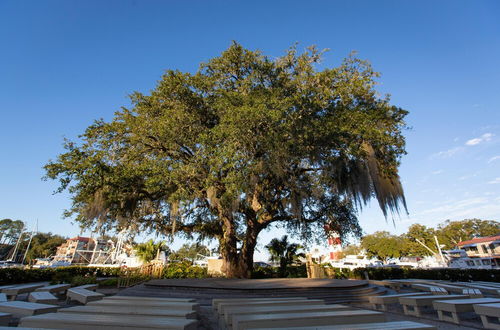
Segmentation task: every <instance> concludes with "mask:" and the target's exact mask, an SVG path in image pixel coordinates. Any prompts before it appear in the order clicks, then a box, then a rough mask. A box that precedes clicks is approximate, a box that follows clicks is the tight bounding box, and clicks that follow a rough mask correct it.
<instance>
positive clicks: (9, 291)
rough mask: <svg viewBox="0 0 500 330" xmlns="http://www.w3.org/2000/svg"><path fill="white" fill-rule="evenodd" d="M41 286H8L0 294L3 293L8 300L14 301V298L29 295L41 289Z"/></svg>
mask: <svg viewBox="0 0 500 330" xmlns="http://www.w3.org/2000/svg"><path fill="white" fill-rule="evenodd" d="M43 286H44V285H43V284H21V285H13V286H8V287H6V288H4V289H2V293H5V295H7V297H9V299H10V300H15V299H16V297H17V296H18V295H19V294H21V293H30V292H33V291H35V290H36V289H38V288H41V287H43Z"/></svg>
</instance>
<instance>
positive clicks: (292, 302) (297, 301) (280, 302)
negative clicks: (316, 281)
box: [217, 299, 325, 316]
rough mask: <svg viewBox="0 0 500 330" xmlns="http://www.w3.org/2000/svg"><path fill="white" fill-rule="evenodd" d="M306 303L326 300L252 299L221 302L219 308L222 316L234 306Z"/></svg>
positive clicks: (317, 302)
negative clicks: (244, 301) (249, 300)
mask: <svg viewBox="0 0 500 330" xmlns="http://www.w3.org/2000/svg"><path fill="white" fill-rule="evenodd" d="M306 304H315V305H321V304H325V301H324V300H322V299H302V300H299V299H296V300H275V301H251V302H247V303H241V302H240V303H235V302H231V303H220V304H219V308H218V310H217V312H218V314H219V315H220V316H222V315H224V313H225V311H226V308H232V307H233V306H241V307H247V308H251V307H257V306H288V305H290V306H291V305H299V306H304V305H306Z"/></svg>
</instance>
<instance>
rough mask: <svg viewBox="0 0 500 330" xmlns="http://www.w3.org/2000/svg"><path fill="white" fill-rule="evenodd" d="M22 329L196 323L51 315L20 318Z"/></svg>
mask: <svg viewBox="0 0 500 330" xmlns="http://www.w3.org/2000/svg"><path fill="white" fill-rule="evenodd" d="M19 325H20V326H22V327H33V328H55V329H71V330H88V329H92V330H123V329H169V330H196V329H197V327H198V321H196V320H191V319H182V318H168V317H154V316H143V315H114V314H94V315H92V317H89V315H87V314H78V313H51V314H44V315H38V316H30V317H25V318H22V319H21V321H20V323H19Z"/></svg>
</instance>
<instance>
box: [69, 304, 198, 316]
mask: <svg viewBox="0 0 500 330" xmlns="http://www.w3.org/2000/svg"><path fill="white" fill-rule="evenodd" d="M59 313H81V314H87V315H94V314H123V315H149V316H165V317H180V318H185V319H196V312H195V311H193V310H187V309H184V310H182V309H171V308H163V307H151V306H144V305H142V304H137V303H135V302H131V303H130V305H128V306H102V305H96V306H90V305H86V306H76V307H70V308H61V309H59Z"/></svg>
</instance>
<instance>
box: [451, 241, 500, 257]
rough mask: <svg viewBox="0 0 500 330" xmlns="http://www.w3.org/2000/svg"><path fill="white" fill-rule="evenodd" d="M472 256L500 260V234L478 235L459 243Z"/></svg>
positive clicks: (459, 246)
mask: <svg viewBox="0 0 500 330" xmlns="http://www.w3.org/2000/svg"><path fill="white" fill-rule="evenodd" d="M457 246H458V248H460V249H462V250H465V252H466V253H467V256H468V257H470V258H498V259H499V260H500V235H496V236H489V237H478V238H473V239H471V240H468V241H463V242H460V243H458V244H457Z"/></svg>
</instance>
